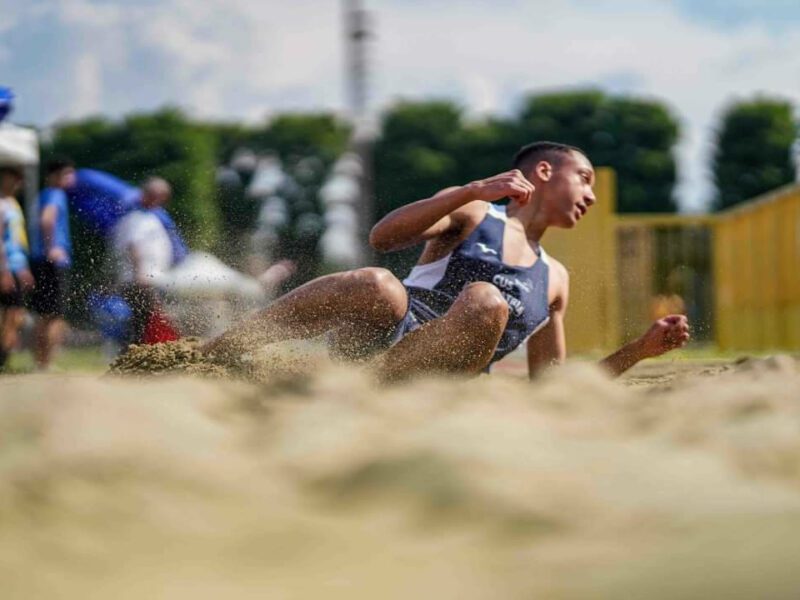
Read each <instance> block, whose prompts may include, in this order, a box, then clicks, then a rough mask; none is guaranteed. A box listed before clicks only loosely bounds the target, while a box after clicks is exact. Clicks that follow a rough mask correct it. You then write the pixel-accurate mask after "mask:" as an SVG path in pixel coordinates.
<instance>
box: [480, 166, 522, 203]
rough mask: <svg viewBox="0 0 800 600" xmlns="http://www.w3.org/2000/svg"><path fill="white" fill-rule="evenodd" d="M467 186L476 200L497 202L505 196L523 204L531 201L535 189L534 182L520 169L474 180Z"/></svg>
mask: <svg viewBox="0 0 800 600" xmlns="http://www.w3.org/2000/svg"><path fill="white" fill-rule="evenodd" d="M467 187H468V188H469V189H470V191H471V192H473V194H474V196H475V199H476V200H486V201H487V202H496V201H497V200H502V199H503V198H511V199H512V200H516V201H517V202H518V203H519V204H521V205H523V206H524V205H525V204H527V203H528V202H530V201H531V197H532V195H533V190H534V187H533V184H532V183H531V182H530V181H528V180H527V179H525V176H524V175H523V174H522V172H521V171H520V170H519V169H513V170H511V171H506V172H505V173H500V174H499V175H495V176H494V177H489V178H488V179H479V180H478V181H473V182H472V183H470V184H467Z"/></svg>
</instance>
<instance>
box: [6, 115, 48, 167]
mask: <svg viewBox="0 0 800 600" xmlns="http://www.w3.org/2000/svg"><path fill="white" fill-rule="evenodd" d="M38 164H39V141H38V139H37V137H36V132H35V131H34V130H33V129H27V128H25V127H18V126H16V125H12V124H11V123H1V124H0V165H9V166H17V167H29V166H36V165H38Z"/></svg>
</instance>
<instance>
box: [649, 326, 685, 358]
mask: <svg viewBox="0 0 800 600" xmlns="http://www.w3.org/2000/svg"><path fill="white" fill-rule="evenodd" d="M690 338H691V335H690V334H689V321H688V319H687V318H686V317H685V316H684V315H669V316H666V317H664V318H663V319H659V320H658V321H656V322H655V323H653V324H652V325H651V326H650V329H648V330H647V331H646V332H645V334H644V335H643V336H642V337H641V338H639V340H638V341H639V345H640V349H641V352H642V354H643V355H644V357H647V358H652V357H654V356H660V355H662V354H664V353H665V352H669V351H670V350H674V349H675V348H680V347H681V346H683V345H684V344H686V342H688V341H689V339H690Z"/></svg>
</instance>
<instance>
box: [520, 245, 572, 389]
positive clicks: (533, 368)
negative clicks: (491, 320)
mask: <svg viewBox="0 0 800 600" xmlns="http://www.w3.org/2000/svg"><path fill="white" fill-rule="evenodd" d="M549 267H550V285H551V286H552V296H551V302H550V320H549V321H548V322H547V325H545V326H544V327H542V329H540V330H539V331H538V332H537V333H536V334H535V335H533V336H531V338H530V339H529V340H528V348H527V350H528V376H529V377H531V378H533V377H535V376H536V374H537V373H539V372H540V371H541V370H542V369H545V368H547V367H550V366H553V365H559V364H561V363H563V362H564V360H565V359H566V357H567V340H566V336H565V334H564V315H565V313H566V312H567V302H568V300H569V274H568V273H567V270H566V269H565V268H564V266H563V265H562V264H561V263H559V262H558V261H556V260H554V259H552V258H550V264H549ZM548 295H550V294H548Z"/></svg>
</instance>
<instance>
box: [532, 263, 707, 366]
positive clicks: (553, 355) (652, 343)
mask: <svg viewBox="0 0 800 600" xmlns="http://www.w3.org/2000/svg"><path fill="white" fill-rule="evenodd" d="M550 275H551V277H550V279H551V285H553V286H554V288H553V293H554V296H555V298H554V299H553V300H552V302H551V305H550V321H549V322H548V323H547V325H546V326H545V327H543V328H542V329H541V330H540V331H539V332H538V333H537V334H536V335H534V336H532V337H531V338H530V339H529V340H528V375H529V376H530V377H531V378H532V377H534V376H535V375H536V374H537V373H538V372H540V371H541V370H542V369H544V368H546V367H549V366H553V365H557V364H561V363H563V362H564V360H565V359H566V356H567V342H566V337H565V335H564V315H565V313H566V310H567V301H568V299H569V274H568V273H567V270H566V269H565V268H564V266H563V265H562V264H561V263H559V262H558V261H556V260H554V259H552V258H551V259H550ZM690 338H691V336H690V334H689V321H688V320H687V318H686V317H685V316H684V315H669V316H667V317H664V318H663V319H659V320H657V321H656V322H654V323H653V324H652V325H651V326H650V328H649V329H648V330H647V331H646V332H645V333H644V334H643V335H642V336H641V337H640V338H638V339H636V340H634V341H632V342H630V343H628V344H625V345H624V346H622V347H621V348H620V349H619V350H617V351H616V352H614V353H613V354H611V355H609V356H607V357H606V358H604V359H603V360H601V361H600V366H601V367H603V368H604V369H605V370H606V371H608V372H609V373H611V375H613V376H615V377H616V376H617V375H620V374H622V373H624V372H625V371H627V370H628V369H630V368H631V367H632V366H633V365H635V364H636V363H638V362H639V361H641V360H644V359H645V358H653V357H656V356H660V355H662V354H664V353H666V352H669V351H670V350H674V349H676V348H680V347H682V346H684V345H685V344H686V343H687V342H688V341H689V339H690Z"/></svg>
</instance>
